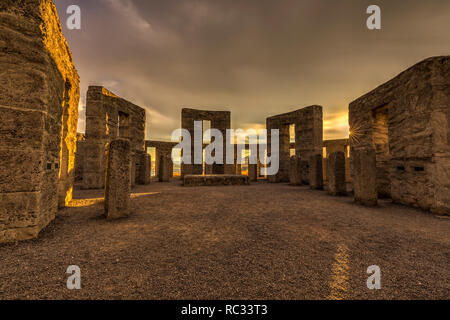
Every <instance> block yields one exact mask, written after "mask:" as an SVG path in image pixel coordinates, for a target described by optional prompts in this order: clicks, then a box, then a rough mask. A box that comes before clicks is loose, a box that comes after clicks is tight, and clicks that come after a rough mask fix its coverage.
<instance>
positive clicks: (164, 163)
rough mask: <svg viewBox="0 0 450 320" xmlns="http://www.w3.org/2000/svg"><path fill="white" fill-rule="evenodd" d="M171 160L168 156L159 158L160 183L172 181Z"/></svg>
mask: <svg viewBox="0 0 450 320" xmlns="http://www.w3.org/2000/svg"><path fill="white" fill-rule="evenodd" d="M171 162H172V161H171V159H170V158H168V157H167V156H160V157H159V172H158V178H159V182H169V181H170V163H171Z"/></svg>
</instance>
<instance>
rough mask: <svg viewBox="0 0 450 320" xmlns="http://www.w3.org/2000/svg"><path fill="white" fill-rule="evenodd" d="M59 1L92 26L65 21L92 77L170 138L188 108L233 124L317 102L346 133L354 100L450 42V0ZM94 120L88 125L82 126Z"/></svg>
mask: <svg viewBox="0 0 450 320" xmlns="http://www.w3.org/2000/svg"><path fill="white" fill-rule="evenodd" d="M376 2H377V4H378V5H380V7H381V9H382V27H383V29H382V30H381V31H369V30H368V29H367V28H366V18H367V15H366V13H365V11H366V8H367V7H368V6H369V5H370V4H374V2H373V1H361V0H353V1H350V0H341V1H318V0H304V1H300V0H282V1H280V0H278V1H275V0H255V1H253V0H246V1H243V0H227V1H224V0H222V1H214V0H196V1H194V0H192V1H191V0H171V1H168V0H165V1H162V0H157V1H150V0H134V1H132V0H96V1H86V0H78V1H77V0H70V1H67V0H55V3H56V5H57V7H58V9H59V11H60V15H61V18H62V21H63V22H64V21H65V16H66V14H65V9H66V8H67V6H68V5H69V4H78V5H79V6H80V7H81V10H82V30H81V31H70V30H67V29H65V30H64V32H65V35H66V37H67V39H68V41H69V44H70V47H71V49H72V52H73V54H74V58H75V63H76V65H77V68H78V70H79V73H80V75H81V79H82V90H83V91H82V94H83V99H84V95H85V92H86V89H87V86H88V85H90V84H102V85H105V86H106V87H108V88H109V89H111V90H112V91H114V92H116V93H117V94H119V95H121V96H123V97H125V98H127V99H129V100H131V101H133V102H135V103H137V104H140V105H142V106H145V107H146V108H147V109H148V110H149V123H148V125H149V134H150V137H151V138H152V139H162V138H165V139H167V137H168V135H169V134H170V133H171V131H172V130H173V129H175V128H176V127H178V126H179V123H180V109H181V107H183V106H191V107H199V108H201V107H207V108H210V109H228V110H231V111H232V116H233V117H232V119H233V124H232V125H233V127H235V128H237V127H244V128H247V127H249V126H253V127H257V126H258V124H259V125H261V124H264V122H265V118H266V117H267V116H269V115H273V114H277V113H282V112H287V111H290V110H293V109H295V108H300V107H303V106H306V105H310V104H321V105H323V106H324V108H325V109H324V112H325V115H324V117H325V120H326V121H325V135H326V137H328V138H339V137H344V136H345V135H346V134H347V132H346V124H345V122H346V111H347V107H348V103H349V102H350V101H352V100H353V99H355V98H357V97H358V96H360V95H362V94H364V93H365V92H367V91H368V90H370V89H372V88H373V87H375V86H377V85H379V84H381V83H382V82H384V81H386V80H388V79H389V78H391V77H393V76H395V75H396V74H397V73H399V72H400V71H402V70H403V69H404V68H406V67H408V66H410V65H412V64H414V63H415V62H418V61H419V60H421V59H423V58H425V57H428V56H433V55H444V54H449V52H450V41H449V37H448V34H447V33H448V30H449V28H450V22H449V21H450V3H449V2H448V1H446V0H435V1H426V2H425V1H416V0H412V1H392V0H390V1H376ZM82 126H83V124H81V127H82Z"/></svg>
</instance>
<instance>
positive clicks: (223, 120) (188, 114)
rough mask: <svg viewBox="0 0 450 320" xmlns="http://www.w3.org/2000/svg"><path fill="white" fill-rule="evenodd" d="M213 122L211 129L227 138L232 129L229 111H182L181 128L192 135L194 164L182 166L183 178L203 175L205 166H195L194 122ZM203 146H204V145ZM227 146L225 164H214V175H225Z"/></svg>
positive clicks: (224, 154) (224, 157)
mask: <svg viewBox="0 0 450 320" xmlns="http://www.w3.org/2000/svg"><path fill="white" fill-rule="evenodd" d="M203 120H206V121H211V129H217V130H219V131H220V132H221V133H222V136H223V137H224V138H225V137H226V131H227V129H231V112H229V111H208V110H196V109H188V108H183V109H182V110H181V128H183V129H186V130H188V131H189V132H190V134H191V139H192V140H191V148H192V149H191V155H192V164H182V166H181V176H183V175H185V174H202V173H203V165H202V164H194V121H203ZM202 145H203V144H202ZM225 163H226V144H225V143H224V144H223V164H213V165H212V173H213V174H224V173H225V171H226V170H227V171H228V170H229V169H226V165H225Z"/></svg>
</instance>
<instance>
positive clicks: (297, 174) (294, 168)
mask: <svg viewBox="0 0 450 320" xmlns="http://www.w3.org/2000/svg"><path fill="white" fill-rule="evenodd" d="M300 163H301V162H300V158H299V157H297V156H292V157H291V159H290V163H289V181H290V184H291V185H294V186H300V185H302V176H301V167H300Z"/></svg>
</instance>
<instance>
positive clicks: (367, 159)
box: [351, 148, 378, 206]
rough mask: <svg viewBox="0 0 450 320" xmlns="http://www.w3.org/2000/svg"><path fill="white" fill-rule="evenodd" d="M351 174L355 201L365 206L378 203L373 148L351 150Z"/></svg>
mask: <svg viewBox="0 0 450 320" xmlns="http://www.w3.org/2000/svg"><path fill="white" fill-rule="evenodd" d="M351 157H352V158H353V162H352V163H353V168H352V171H353V173H352V175H353V177H354V178H355V180H354V181H353V187H354V196H355V202H357V203H359V204H362V205H365V206H375V205H377V203H378V192H377V165H376V154H375V150H373V149H371V148H362V149H356V150H353V151H352V154H351Z"/></svg>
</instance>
